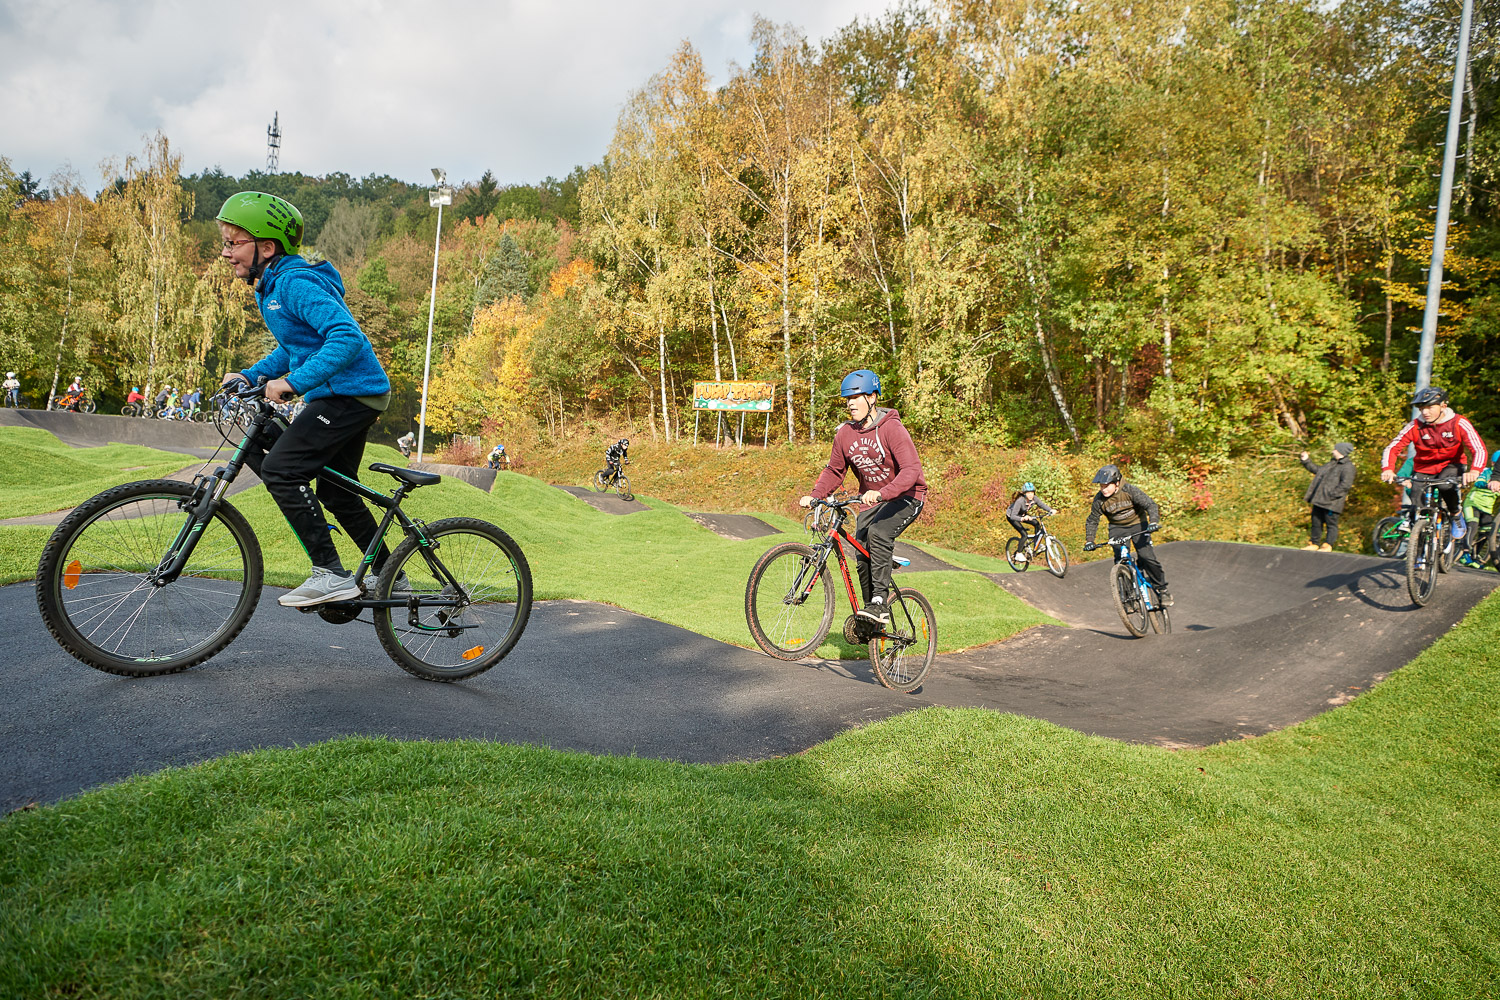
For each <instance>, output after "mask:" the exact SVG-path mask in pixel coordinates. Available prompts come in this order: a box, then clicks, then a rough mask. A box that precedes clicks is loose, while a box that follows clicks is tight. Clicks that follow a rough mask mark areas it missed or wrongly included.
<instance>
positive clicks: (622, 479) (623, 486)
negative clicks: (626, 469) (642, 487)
mask: <svg viewBox="0 0 1500 1000" xmlns="http://www.w3.org/2000/svg"><path fill="white" fill-rule="evenodd" d="M615 492H616V493H618V494H619V495H620V499H621V500H634V499H635V494H634V493H632V492H630V477H628V476H626V475H625V473H623V472H622V473H620V474H619V475H618V476H616V477H615Z"/></svg>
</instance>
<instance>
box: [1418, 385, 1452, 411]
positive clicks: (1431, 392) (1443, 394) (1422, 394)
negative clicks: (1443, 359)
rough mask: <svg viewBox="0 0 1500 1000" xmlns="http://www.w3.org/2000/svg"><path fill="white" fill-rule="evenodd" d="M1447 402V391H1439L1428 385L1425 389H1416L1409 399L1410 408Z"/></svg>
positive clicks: (1435, 387)
mask: <svg viewBox="0 0 1500 1000" xmlns="http://www.w3.org/2000/svg"><path fill="white" fill-rule="evenodd" d="M1446 402H1448V390H1447V389H1439V388H1438V387H1437V386H1435V385H1429V386H1428V387H1427V388H1425V389H1418V390H1417V391H1416V392H1415V393H1413V394H1412V397H1411V405H1412V406H1431V405H1432V404H1434V403H1446Z"/></svg>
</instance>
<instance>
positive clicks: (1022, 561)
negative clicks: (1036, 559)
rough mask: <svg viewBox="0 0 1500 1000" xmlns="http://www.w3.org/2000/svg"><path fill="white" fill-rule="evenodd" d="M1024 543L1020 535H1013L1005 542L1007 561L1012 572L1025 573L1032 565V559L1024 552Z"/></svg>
mask: <svg viewBox="0 0 1500 1000" xmlns="http://www.w3.org/2000/svg"><path fill="white" fill-rule="evenodd" d="M1023 544H1024V543H1023V542H1022V541H1021V538H1020V536H1019V535H1015V536H1012V537H1011V538H1008V539H1007V540H1006V542H1005V561H1006V563H1008V564H1009V565H1010V568H1011V571H1012V572H1015V573H1024V572H1026V570H1027V569H1028V568H1029V567H1030V566H1031V560H1030V559H1029V558H1028V557H1026V556H1025V555H1024V554H1023V551H1022V545H1023Z"/></svg>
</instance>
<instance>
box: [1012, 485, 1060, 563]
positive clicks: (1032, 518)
mask: <svg viewBox="0 0 1500 1000" xmlns="http://www.w3.org/2000/svg"><path fill="white" fill-rule="evenodd" d="M1034 511H1041V513H1042V514H1054V513H1056V511H1054V510H1053V509H1052V508H1051V507H1048V506H1047V505H1046V504H1045V503H1043V502H1042V501H1041V500H1038V499H1037V496H1036V484H1035V483H1022V484H1021V488H1020V489H1019V490H1017V491H1016V494H1015V496H1013V497H1011V498H1010V506H1009V507H1007V508H1006V509H1005V519H1006V520H1007V521H1009V522H1010V526H1011V527H1012V528H1015V529H1016V531H1017V532H1018V533H1019V534H1020V536H1021V551H1020V552H1019V553H1017V555H1016V557H1017V558H1018V559H1020V560H1021V561H1023V562H1024V561H1026V559H1028V558H1029V557H1028V556H1027V553H1028V552H1030V551H1031V543H1032V542H1033V541H1035V540H1036V536H1037V535H1039V534H1041V530H1042V528H1041V524H1042V519H1041V518H1040V517H1039V516H1037V514H1035V513H1033V512H1034ZM1027 525H1032V526H1033V527H1034V528H1035V531H1029V530H1028V529H1027Z"/></svg>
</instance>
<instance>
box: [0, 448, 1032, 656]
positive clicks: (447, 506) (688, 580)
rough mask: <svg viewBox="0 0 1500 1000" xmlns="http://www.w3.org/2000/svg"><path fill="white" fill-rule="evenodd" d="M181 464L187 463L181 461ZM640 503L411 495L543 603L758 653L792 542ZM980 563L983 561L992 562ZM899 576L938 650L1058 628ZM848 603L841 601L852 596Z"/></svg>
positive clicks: (22, 558) (373, 452)
mask: <svg viewBox="0 0 1500 1000" xmlns="http://www.w3.org/2000/svg"><path fill="white" fill-rule="evenodd" d="M38 433H45V432H38ZM49 436H50V435H49ZM63 447H65V446H63ZM372 462H388V463H390V464H393V465H404V464H405V461H404V460H403V459H402V458H401V457H400V453H399V452H397V451H395V450H394V449H392V448H388V447H385V446H383V445H370V446H368V447H367V448H366V450H365V461H364V466H365V467H368V466H369V465H370V464H371V463H372ZM180 467H181V465H180V463H179V464H178V465H177V466H174V468H180ZM135 478H150V477H149V476H145V475H144V474H137V475H133V476H127V477H126V480H124V481H129V480H130V479H135ZM361 478H362V479H363V480H364V481H365V482H366V483H369V484H372V485H377V486H378V487H380V488H385V487H386V486H387V485H389V484H391V482H392V481H391V480H390V479H389V478H388V477H386V476H383V475H381V474H379V473H372V472H368V471H365V472H363V473H361ZM641 499H642V502H644V503H645V504H646V505H647V506H649V507H650V508H651V509H650V510H649V511H646V512H642V513H637V514H631V515H628V516H624V517H621V516H615V515H610V514H605V513H602V512H601V511H598V510H595V509H594V508H593V507H590V506H589V505H588V504H585V503H583V502H582V501H580V500H577V499H576V498H574V497H571V496H569V495H568V494H566V493H564V492H563V491H561V490H559V489H556V488H555V487H552V486H548V485H547V484H545V483H542V482H540V481H539V480H536V479H533V478H531V477H529V476H524V475H521V474H519V473H513V472H501V473H499V475H498V476H497V478H496V480H495V486H494V489H493V491H492V492H490V493H484V492H482V491H480V490H477V489H475V488H473V487H472V486H469V485H467V484H465V483H462V482H460V481H458V480H455V479H448V478H445V479H444V480H443V481H442V482H441V483H440V484H438V485H436V486H429V487H424V488H422V489H420V490H418V491H416V492H415V493H413V494H412V495H411V497H410V498H409V499H408V500H407V501H406V502H405V503H404V504H403V507H404V509H405V510H406V511H407V512H408V513H409V514H410V515H411V516H413V517H418V518H421V519H423V520H426V521H435V520H438V519H440V518H444V517H460V516H467V517H478V518H483V519H485V520H487V521H492V522H494V523H495V524H498V525H500V527H502V528H504V529H505V530H506V531H507V532H509V533H510V534H511V535H512V536H513V537H515V539H516V540H517V541H518V542H520V544H521V547H522V549H523V550H524V551H525V553H526V557H527V560H528V561H529V562H530V564H531V571H532V578H533V580H534V582H535V585H536V597H537V598H538V599H548V598H579V599H583V600H591V601H600V602H602V603H606V604H613V605H616V606H618V607H622V608H625V609H627V610H630V611H635V612H637V613H639V614H643V615H647V616H649V617H652V618H656V619H658V620H660V621H664V622H668V623H670V624H673V625H679V626H681V627H683V628H686V629H691V630H692V631H694V632H698V633H700V634H702V635H707V636H709V637H711V638H714V639H719V640H721V641H724V642H730V643H735V644H737V645H740V646H747V647H748V646H752V645H753V643H752V641H751V639H750V635H749V630H748V628H747V627H746V625H745V614H744V592H745V581H746V580H747V579H748V577H749V575H750V569H751V567H752V566H753V565H754V564H755V561H756V560H757V559H758V558H760V555H761V553H762V552H764V551H765V550H766V549H767V548H769V547H770V546H772V545H775V544H778V543H779V542H782V541H786V540H787V537H786V536H772V537H769V538H761V539H755V540H752V541H733V540H730V539H727V538H723V537H721V536H719V535H716V534H714V533H713V532H711V531H709V530H708V529H707V528H704V527H702V526H701V525H699V524H697V523H696V522H694V521H692V520H691V519H690V518H688V517H686V516H684V515H683V513H682V511H681V510H680V509H678V508H676V507H673V506H672V505H670V504H667V503H664V502H661V501H658V500H654V499H651V498H646V497H643V498H641ZM230 502H231V503H232V504H233V505H234V506H235V507H237V508H239V510H240V511H241V512H242V513H244V514H245V516H246V517H247V518H249V520H250V523H251V525H252V526H253V527H254V528H255V532H256V535H257V536H258V537H259V539H260V544H261V550H262V554H263V556H264V559H265V568H266V574H265V578H266V583H267V584H268V585H270V586H277V587H295V586H297V585H298V584H300V583H301V582H302V581H303V580H304V579H305V578H306V576H307V569H308V563H307V556H306V555H305V554H304V553H303V551H302V548H301V546H300V545H299V544H298V543H297V540H296V538H295V537H294V536H293V535H292V533H291V531H290V529H288V527H287V525H286V522H285V520H284V519H283V518H282V516H281V512H280V511H279V510H278V509H277V507H276V503H275V501H274V500H272V499H271V496H270V494H268V493H267V492H266V490H265V488H264V487H256V488H254V489H251V490H246V491H245V492H243V493H240V494H237V495H235V496H234V497H233V498H232V499H231V501H230ZM765 516H766V519H767V521H769V522H771V523H773V524H774V525H775V526H776V527H779V528H782V529H783V530H787V531H794V532H797V533H798V534H797V535H796V536H795V537H799V538H800V537H801V534H800V532H801V525H800V522H797V521H793V520H791V519H789V518H786V517H784V516H781V515H779V514H769V515H765ZM51 531H52V529H51V528H36V527H11V528H0V538H4V540H5V544H4V545H3V546H0V580H3V581H4V582H7V583H8V582H14V581H16V580H22V579H28V578H31V577H33V576H34V575H35V573H36V564H37V560H38V559H39V558H40V556H41V550H42V547H43V546H44V545H45V544H46V541H47V538H48V537H49V536H50V535H51ZM399 540H400V539H399V535H392V536H390V539H389V540H388V541H389V544H391V545H393V546H394V544H395V543H396V542H397V541H399ZM334 543H335V545H337V546H338V548H339V551H340V553H341V554H342V556H343V558H344V563H345V565H346V566H354V565H356V564H357V561H358V559H359V553H358V551H357V550H356V549H355V547H354V546H353V544H352V543H350V542H349V540H348V538H347V537H346V536H345V535H343V534H342V533H337V534H335V535H334ZM973 558H974V559H976V560H980V561H985V560H984V557H973ZM835 575H836V574H835ZM899 579H900V581H901V583H902V584H903V585H904V586H911V587H915V588H918V589H920V590H922V591H923V592H924V593H925V594H926V595H927V596H928V597H929V598H930V599H931V600H932V601H933V604H934V607H935V610H936V611H937V616H938V642H939V649H941V650H944V651H950V650H955V649H964V648H968V647H970V646H976V645H982V644H984V643H988V642H994V641H997V640H999V639H1004V638H1007V637H1009V636H1011V635H1014V634H1015V633H1016V632H1019V631H1021V630H1022V629H1025V628H1028V627H1030V626H1032V625H1036V624H1040V623H1042V622H1046V621H1050V619H1048V618H1047V617H1046V616H1045V615H1042V614H1041V613H1040V612H1037V611H1035V610H1033V609H1032V608H1030V607H1028V606H1027V605H1025V604H1023V603H1022V602H1021V601H1019V600H1018V599H1016V598H1014V597H1012V596H1011V595H1010V594H1008V593H1006V592H1005V591H1004V590H1002V589H1001V588H999V587H996V586H995V585H994V584H993V583H991V582H990V581H989V580H986V579H985V578H983V577H981V576H977V575H975V574H972V573H959V572H953V571H947V572H940V573H903V574H901V575H900V577H899ZM839 600H840V602H841V603H842V602H843V600H844V599H843V598H842V597H840V598H839ZM847 613H848V612H847V609H845V610H843V611H841V614H840V617H839V618H838V619H836V620H835V623H834V629H833V635H832V636H831V637H830V639H829V641H828V643H826V644H825V645H824V646H823V647H822V648H820V649H819V651H818V652H819V655H821V656H825V657H845V658H862V657H864V656H865V655H866V650H865V647H863V646H859V647H854V646H850V645H848V644H847V643H845V642H844V640H843V638H842V636H841V635H840V634H839V628H838V623H839V622H840V621H842V614H847Z"/></svg>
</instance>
